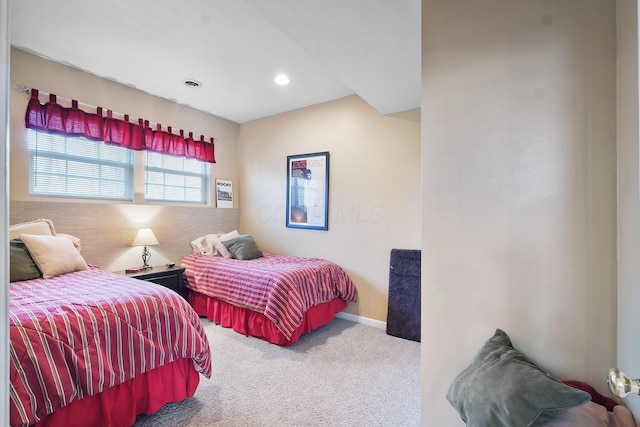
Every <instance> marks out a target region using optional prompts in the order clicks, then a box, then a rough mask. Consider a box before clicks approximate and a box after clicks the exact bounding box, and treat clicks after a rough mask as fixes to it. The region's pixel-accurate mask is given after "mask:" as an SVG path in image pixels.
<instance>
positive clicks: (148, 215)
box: [9, 201, 240, 271]
mask: <svg viewBox="0 0 640 427" xmlns="http://www.w3.org/2000/svg"><path fill="white" fill-rule="evenodd" d="M38 218H47V219H51V220H52V221H53V223H54V224H55V229H56V232H58V233H68V234H71V235H73V236H76V237H79V238H80V240H81V242H82V255H83V257H84V258H85V259H86V261H87V262H88V263H90V264H95V265H98V266H100V267H102V268H104V269H105V270H110V271H116V270H124V269H125V268H129V267H131V266H135V265H136V264H135V263H140V264H141V262H142V261H141V258H140V253H141V251H137V252H136V255H135V256H134V257H133V258H132V256H133V255H132V254H131V252H130V251H131V250H132V248H131V242H132V241H133V239H134V238H135V235H136V232H137V231H138V229H139V228H146V227H150V228H152V229H153V232H154V234H155V235H156V237H157V238H158V241H159V242H160V244H159V245H157V246H153V247H152V251H153V252H156V253H159V254H161V255H162V257H163V258H165V259H167V260H169V261H171V262H176V263H177V262H179V261H180V259H181V258H182V256H184V255H186V254H187V253H189V252H191V246H190V242H191V241H192V240H193V239H194V238H196V237H198V236H202V235H204V234H207V233H213V232H226V231H231V230H234V229H237V230H239V227H240V211H239V210H238V209H218V208H214V207H211V206H176V205H135V204H124V203H84V202H77V203H76V202H32V201H11V202H10V206H9V222H10V224H16V223H19V222H26V221H31V220H34V219H38ZM157 260H158V257H157V256H156V259H155V260H154V259H153V257H152V260H151V264H153V263H154V261H156V262H157Z"/></svg>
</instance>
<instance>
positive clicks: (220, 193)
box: [216, 178, 233, 208]
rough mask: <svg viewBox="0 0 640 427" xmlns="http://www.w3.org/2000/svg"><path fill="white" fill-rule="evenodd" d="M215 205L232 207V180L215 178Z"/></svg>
mask: <svg viewBox="0 0 640 427" xmlns="http://www.w3.org/2000/svg"><path fill="white" fill-rule="evenodd" d="M216 207H217V208H233V182H232V181H231V180H229V179H218V178H216Z"/></svg>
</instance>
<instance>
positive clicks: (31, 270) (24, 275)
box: [9, 239, 42, 282]
mask: <svg viewBox="0 0 640 427" xmlns="http://www.w3.org/2000/svg"><path fill="white" fill-rule="evenodd" d="M9 265H10V267H9V281H10V282H19V281H23V280H32V279H37V278H40V277H42V273H41V272H40V270H39V269H38V266H37V265H36V263H35V262H34V261H33V258H31V254H30V253H29V250H28V249H27V246H26V245H25V244H24V242H23V241H22V240H20V239H13V240H10V241H9Z"/></svg>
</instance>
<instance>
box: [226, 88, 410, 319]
mask: <svg viewBox="0 0 640 427" xmlns="http://www.w3.org/2000/svg"><path fill="white" fill-rule="evenodd" d="M419 120H420V116H419V111H418V110H412V111H408V112H405V113H401V114H398V115H395V116H392V117H385V116H381V115H380V114H378V113H377V112H376V111H374V110H373V109H371V108H370V107H369V106H368V105H367V104H366V103H364V102H363V101H362V100H361V99H360V98H358V97H356V96H352V97H347V98H343V99H340V100H337V101H333V102H329V103H326V104H320V105H316V106H313V107H309V108H305V109H302V110H297V111H293V112H289V113H286V114H280V115H277V116H273V117H269V118H265V119H262V120H256V121H253V122H250V123H246V124H243V125H241V127H240V138H239V146H238V151H239V157H240V158H241V159H242V162H241V164H240V170H239V181H240V188H241V190H242V191H241V194H240V205H241V207H242V209H241V215H240V217H241V219H240V222H241V228H242V229H243V230H244V231H245V232H249V233H251V234H253V235H254V237H255V238H256V240H257V242H258V244H259V245H261V247H262V248H263V249H265V250H268V251H271V252H280V253H286V254H293V255H301V256H310V257H320V258H326V259H330V260H332V261H335V262H337V263H338V264H340V265H341V266H342V267H343V268H344V269H345V270H346V271H347V272H348V273H349V275H350V276H351V278H352V279H353V280H354V282H355V284H356V286H357V288H358V293H359V297H358V302H357V303H356V304H352V305H350V306H349V307H348V308H347V309H346V311H347V312H349V313H352V314H356V315H359V316H363V317H366V318H370V319H375V320H379V321H386V316H387V294H388V279H389V271H388V270H389V254H390V251H391V249H392V248H403V249H420V122H419ZM320 151H329V152H330V183H329V187H330V189H329V230H328V231H318V230H301V229H292V228H286V227H285V198H286V170H287V169H286V167H287V156H288V155H294V154H305V153H315V152H320Z"/></svg>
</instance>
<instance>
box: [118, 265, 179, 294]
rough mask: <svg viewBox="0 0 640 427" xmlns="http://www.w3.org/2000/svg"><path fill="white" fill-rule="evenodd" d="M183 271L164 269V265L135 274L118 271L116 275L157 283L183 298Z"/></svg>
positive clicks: (171, 268)
mask: <svg viewBox="0 0 640 427" xmlns="http://www.w3.org/2000/svg"><path fill="white" fill-rule="evenodd" d="M184 270H185V269H184V267H177V266H176V267H165V266H164V265H160V266H155V267H152V268H150V269H149V270H144V271H139V272H137V273H129V274H127V273H125V272H124V271H118V272H117V274H122V275H124V276H129V277H133V278H134V279H138V280H146V281H148V282H153V283H157V284H158V285H162V286H164V287H165V288H169V289H171V290H173V291H175V292H177V293H178V294H180V295H181V296H182V297H183V298H185V297H186V292H185V291H186V289H185V286H184V276H183V275H184Z"/></svg>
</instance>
